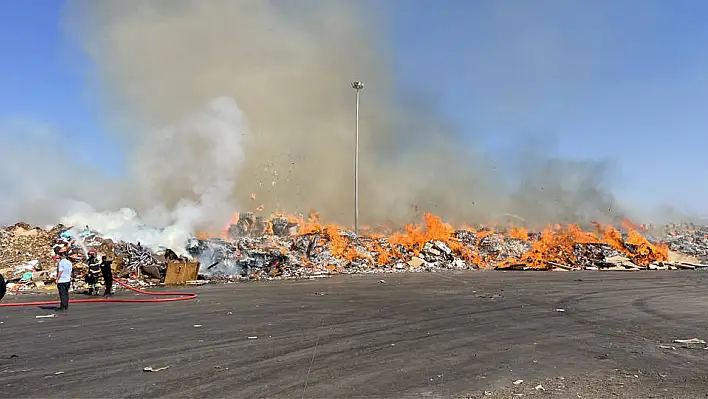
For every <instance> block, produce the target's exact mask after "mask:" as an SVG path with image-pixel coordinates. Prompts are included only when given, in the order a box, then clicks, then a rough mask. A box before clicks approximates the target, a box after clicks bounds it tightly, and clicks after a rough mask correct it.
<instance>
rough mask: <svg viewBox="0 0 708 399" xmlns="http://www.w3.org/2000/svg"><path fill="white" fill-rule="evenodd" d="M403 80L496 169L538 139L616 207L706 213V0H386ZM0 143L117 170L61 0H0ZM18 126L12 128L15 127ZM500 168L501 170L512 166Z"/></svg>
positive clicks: (87, 68)
mask: <svg viewBox="0 0 708 399" xmlns="http://www.w3.org/2000/svg"><path fill="white" fill-rule="evenodd" d="M381 4H385V6H384V7H385V8H387V9H388V11H389V12H388V13H387V15H388V18H389V22H390V23H389V24H388V27H389V31H388V33H389V34H390V37H388V38H387V39H388V41H389V42H390V43H392V45H393V49H394V61H395V68H396V75H397V77H398V79H399V83H400V84H401V85H402V86H415V87H417V88H420V89H421V90H422V91H424V92H426V93H429V94H430V95H431V97H432V98H433V99H434V100H435V101H436V102H437V104H439V105H438V108H439V109H440V110H441V111H442V112H443V113H444V114H445V115H446V116H448V117H449V118H450V119H451V120H452V121H454V122H455V123H456V124H457V126H458V128H459V129H460V131H461V132H462V133H463V134H465V135H467V136H469V137H470V140H475V141H477V142H481V143H483V145H485V146H486V147H488V150H489V151H490V152H491V153H492V154H496V157H497V158H498V159H499V160H500V163H503V162H505V161H506V160H509V159H511V158H513V157H512V155H511V154H512V152H513V151H515V150H518V148H519V146H520V143H522V142H524V140H526V139H534V140H537V141H539V142H541V143H545V144H546V145H547V147H546V149H545V150H546V152H548V153H549V154H557V155H560V156H568V157H573V158H590V159H607V160H609V162H612V164H613V165H616V172H617V173H616V176H614V178H613V179H612V181H611V183H613V184H614V185H615V186H614V188H615V189H614V192H615V193H616V194H617V196H618V197H619V198H620V199H623V200H626V201H628V202H630V203H636V204H641V205H645V206H654V205H657V204H661V203H669V204H672V205H675V206H677V207H680V208H684V209H687V210H690V211H695V212H701V213H708V206H707V205H705V204H706V200H708V188H707V187H706V186H705V185H704V184H702V183H703V179H702V173H703V172H704V171H706V170H708V156H706V155H705V154H706V153H707V151H706V150H707V149H708V136H706V135H705V134H704V132H705V130H706V128H708V116H707V114H706V113H705V111H704V110H705V108H706V104H707V103H708V102H707V100H708V74H706V72H705V71H707V70H708V47H706V46H705V43H708V41H707V40H706V39H708V25H706V24H705V23H704V22H705V15H708V3H706V2H703V1H699V0H695V1H688V0H679V1H655V0H642V1H640V0H626V1H605V0H598V1H593V2H588V1H584V2H581V1H561V0H557V1H552V0H548V1H545V0H539V1H529V2H512V1H504V0H499V1H464V0H449V1H427V0H421V1H417V0H390V1H383V2H381ZM0 5H2V9H3V11H2V13H0V38H3V39H1V40H0V54H2V56H3V62H2V63H0V87H1V88H2V90H0V126H4V127H5V128H4V129H3V131H1V132H0V135H3V136H8V135H16V134H18V132H20V131H22V129H16V128H13V126H16V124H14V122H15V121H32V123H37V124H46V125H47V126H51V128H52V129H54V130H56V131H58V132H59V133H61V134H62V135H63V136H64V137H66V139H67V141H68V142H70V143H72V148H73V151H76V155H77V156H79V157H81V158H82V159H84V160H87V161H89V162H91V163H93V164H95V165H97V166H99V167H103V168H105V169H107V170H109V171H117V170H119V169H120V166H121V164H120V159H121V157H120V154H118V153H117V152H116V151H115V150H111V149H110V148H112V146H111V145H110V143H109V141H108V138H107V137H106V134H105V131H104V129H103V126H102V124H101V123H100V121H99V118H98V115H97V110H96V109H95V107H94V106H93V104H94V102H93V101H92V98H93V97H94V96H95V94H94V93H92V91H91V89H90V87H89V86H88V85H87V82H86V80H85V79H84V76H85V73H90V70H91V64H90V62H89V60H87V59H86V58H85V57H84V56H83V55H82V54H81V53H80V52H79V51H78V50H77V48H76V47H74V45H73V44H72V43H71V42H69V41H68V40H67V39H66V37H65V36H64V35H62V30H61V29H60V23H61V8H62V5H63V1H60V0H0ZM8 126H10V127H8ZM502 166H503V165H502Z"/></svg>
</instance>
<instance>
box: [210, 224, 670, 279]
mask: <svg viewBox="0 0 708 399" xmlns="http://www.w3.org/2000/svg"><path fill="white" fill-rule="evenodd" d="M251 215H252V214H251ZM240 217H241V215H240V214H238V213H234V214H233V215H232V218H231V220H230V221H229V223H228V224H227V225H226V226H225V228H224V229H223V230H222V231H221V232H220V233H218V234H210V233H204V232H203V233H199V234H197V237H198V238H207V237H214V236H218V237H220V238H228V237H229V234H230V229H231V228H232V226H234V225H238V224H239V223H242V222H240V221H239V219H240ZM251 218H252V219H251V220H254V218H255V217H254V216H251ZM272 218H273V219H271V220H273V221H274V220H275V218H278V219H280V220H285V221H287V223H290V224H292V225H294V226H296V227H297V232H296V233H295V234H297V235H300V236H303V235H319V236H321V237H322V238H323V239H324V240H326V242H327V245H328V248H329V251H330V252H331V254H332V256H334V257H335V258H337V259H340V260H342V261H346V262H354V261H362V262H368V263H369V264H371V265H372V266H383V265H389V264H391V262H394V261H395V262H407V261H410V260H411V258H412V257H414V256H422V255H421V251H423V249H424V247H425V245H426V243H436V242H438V243H442V244H444V245H445V246H447V248H449V250H451V251H452V253H454V255H455V256H456V257H457V258H460V259H462V260H464V261H465V262H466V263H467V264H474V265H478V266H484V265H485V264H489V263H495V264H496V265H497V266H499V267H505V266H510V265H513V264H524V265H526V266H528V267H531V268H539V269H549V268H553V267H554V266H567V267H572V266H573V265H576V264H577V262H578V260H579V256H585V255H584V254H583V251H584V250H585V249H583V248H582V246H583V245H595V246H598V247H599V248H606V249H607V250H608V251H615V253H620V254H622V255H624V256H626V257H627V258H628V259H629V260H630V261H632V262H633V263H635V264H637V265H641V266H646V265H649V264H650V263H652V262H659V261H667V260H668V247H667V246H666V245H665V244H656V243H651V242H649V241H648V240H647V239H646V238H645V237H644V236H643V235H642V234H641V233H640V231H642V230H645V228H644V226H643V225H639V226H638V225H635V224H634V223H632V222H631V221H629V220H627V219H625V220H623V221H622V222H621V223H620V226H619V229H618V228H615V227H613V226H609V225H602V224H599V223H595V224H594V226H595V231H593V232H590V231H584V230H583V229H581V228H580V227H579V226H577V225H560V224H555V225H549V226H548V227H546V228H545V229H543V230H542V231H541V232H540V233H532V232H530V231H529V230H528V229H527V228H525V227H521V226H513V225H509V226H508V227H507V228H506V229H501V230H495V229H494V228H491V227H489V226H481V227H479V228H473V227H470V226H465V227H464V228H462V229H456V228H454V227H453V226H452V225H450V224H448V223H445V222H444V221H443V220H442V219H441V218H440V217H439V216H436V215H433V214H430V213H426V214H424V220H423V223H422V224H409V225H406V226H405V227H404V228H403V229H402V230H400V231H395V232H393V233H390V234H375V233H374V231H384V230H382V229H381V228H378V227H374V228H370V227H366V228H363V229H361V233H362V234H361V237H364V238H363V239H362V238H359V239H354V237H353V235H352V234H351V233H346V230H347V229H344V228H342V227H341V226H338V225H334V224H325V223H323V222H322V220H321V218H320V216H319V214H318V213H317V212H315V211H311V212H310V213H309V214H308V215H307V217H305V216H304V215H282V214H276V215H272ZM251 223H253V222H251ZM274 223H275V222H272V223H271V222H261V224H262V227H261V228H260V230H257V231H258V232H259V233H262V234H263V235H272V234H274ZM248 228H252V226H250V225H249V226H248ZM461 232H463V233H466V234H467V236H468V237H469V236H473V237H474V240H476V243H479V242H481V241H483V240H484V239H485V238H487V237H489V239H492V240H495V239H501V240H516V241H517V242H521V243H523V245H522V248H526V249H525V250H524V252H523V253H520V254H515V255H513V256H511V257H507V258H504V259H501V260H500V259H499V258H498V257H499V254H497V253H483V252H481V251H480V250H479V248H478V247H475V246H474V245H470V243H469V242H463V240H462V239H461V238H458V237H460V236H461V235H460V233H461ZM275 234H277V233H275ZM463 235H464V234H463ZM492 236H493V237H492ZM500 237H501V238H500ZM579 245H580V247H579ZM505 256H506V255H505ZM304 261H305V260H304ZM305 264H308V265H311V264H312V263H311V262H310V261H309V260H307V261H306V262H305ZM333 267H334V266H332V268H333ZM328 268H330V267H329V266H328Z"/></svg>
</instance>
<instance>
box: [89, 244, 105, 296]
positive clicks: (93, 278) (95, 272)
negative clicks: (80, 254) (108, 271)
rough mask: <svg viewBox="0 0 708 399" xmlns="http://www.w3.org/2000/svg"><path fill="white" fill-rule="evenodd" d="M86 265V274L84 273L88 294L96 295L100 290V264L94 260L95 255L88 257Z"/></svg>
mask: <svg viewBox="0 0 708 399" xmlns="http://www.w3.org/2000/svg"><path fill="white" fill-rule="evenodd" d="M87 263H88V273H86V284H88V294H89V295H98V292H99V291H100V290H101V282H100V280H99V276H100V275H101V262H99V260H98V259H97V258H96V255H93V254H91V255H89V258H88V260H87Z"/></svg>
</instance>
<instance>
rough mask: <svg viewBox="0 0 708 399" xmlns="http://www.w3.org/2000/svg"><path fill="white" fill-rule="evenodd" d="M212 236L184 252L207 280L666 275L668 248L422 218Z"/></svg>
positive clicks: (632, 233)
mask: <svg viewBox="0 0 708 399" xmlns="http://www.w3.org/2000/svg"><path fill="white" fill-rule="evenodd" d="M235 220H236V222H235V223H232V224H230V225H229V226H228V227H227V228H226V229H225V230H224V232H222V233H220V234H215V235H211V236H210V235H209V234H199V235H198V236H197V237H196V238H193V239H192V240H190V242H189V243H188V245H187V251H188V252H189V253H190V254H191V255H192V256H193V257H194V258H195V259H197V260H198V261H199V262H200V263H201V269H200V272H201V273H203V274H205V275H209V276H242V277H245V278H268V277H302V276H309V275H317V274H336V273H377V272H395V271H409V272H424V271H441V270H464V269H480V268H485V269H488V268H492V269H522V270H527V269H537V270H550V269H561V270H580V269H589V270H598V269H609V270H627V269H629V270H641V269H670V268H676V266H674V265H672V264H670V263H669V262H668V260H669V257H668V254H669V248H668V247H667V246H666V245H665V244H663V243H659V242H655V241H654V242H650V241H649V240H648V239H647V238H645V237H644V236H643V235H642V234H641V233H640V232H639V231H637V230H635V229H634V228H631V227H627V226H624V227H625V228H624V229H623V230H624V231H623V232H622V231H620V230H618V229H615V228H613V227H610V226H602V225H599V224H596V225H595V230H596V231H595V232H594V233H590V232H586V231H583V230H581V229H580V228H579V227H578V226H554V227H549V228H547V229H545V230H544V231H542V232H536V233H534V232H529V231H527V230H525V229H521V228H508V229H504V230H500V231H496V230H493V229H490V228H481V229H462V230H457V229H454V228H453V227H452V226H450V225H448V224H446V223H444V222H443V221H442V220H441V219H440V218H439V217H437V216H434V215H431V214H426V215H425V223H424V225H422V226H418V225H409V226H406V228H405V230H404V231H400V232H394V233H392V234H388V235H377V234H364V235H359V236H357V235H355V234H354V233H353V232H351V231H347V230H345V229H341V228H339V227H337V226H333V225H322V224H321V223H320V222H319V220H318V218H317V216H316V215H314V214H313V215H311V217H310V218H309V220H308V221H304V220H303V219H295V218H283V217H276V218H272V219H266V218H263V217H255V216H254V215H253V214H252V213H244V214H240V215H236V217H235Z"/></svg>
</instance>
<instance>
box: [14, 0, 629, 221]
mask: <svg viewBox="0 0 708 399" xmlns="http://www.w3.org/2000/svg"><path fill="white" fill-rule="evenodd" d="M363 4H368V3H359V2H353V1H348V2H344V1H336V0H328V1H305V0H303V1H298V2H286V1H265V0H211V1H197V0H194V1H190V0H167V1H158V0H113V1H112V0H104V1H70V3H69V6H68V8H67V19H66V25H67V27H68V28H69V30H70V31H71V33H72V35H73V37H74V38H75V39H76V40H78V42H79V43H80V44H81V46H82V48H83V49H84V50H85V51H86V52H87V53H88V55H89V56H90V57H91V59H92V60H93V62H94V63H95V67H96V71H95V72H96V75H95V78H96V80H95V81H94V83H96V87H97V88H98V90H99V91H100V92H99V93H97V95H99V96H98V97H99V98H100V101H101V105H102V108H103V110H104V115H103V116H104V118H105V120H106V123H108V124H110V125H111V126H112V130H114V131H118V132H120V133H119V136H118V139H119V140H120V141H121V143H122V144H124V145H125V146H126V148H127V149H128V153H129V156H130V159H129V165H130V173H129V178H128V180H127V181H125V182H123V183H121V184H112V185H111V187H108V188H107V189H106V191H105V192H104V195H105V196H109V197H110V200H107V199H106V198H90V197H85V196H82V194H83V193H73V194H74V195H73V196H70V195H67V196H66V197H59V198H57V197H53V199H52V200H51V201H50V202H51V203H53V204H54V205H56V204H57V203H61V202H62V201H63V200H62V199H61V198H75V199H76V200H79V201H80V202H81V201H82V202H85V203H87V205H86V206H90V208H86V209H84V212H82V213H80V214H74V216H73V217H72V218H71V219H70V221H72V222H74V223H81V224H89V225H91V224H93V225H96V224H97V223H98V224H99V225H102V226H101V227H102V228H104V229H107V230H113V231H118V230H120V229H121V228H122V227H120V226H123V225H125V224H124V223H119V224H118V225H114V226H113V227H110V225H111V222H110V220H113V219H112V217H111V216H106V215H110V214H106V213H104V214H103V218H100V217H97V216H96V215H93V216H92V213H91V212H90V211H94V210H95V211H99V210H100V211H107V210H108V211H110V210H114V211H115V210H116V209H119V208H122V207H126V208H131V209H134V210H135V211H137V213H138V214H139V215H140V221H137V219H136V218H134V217H133V216H132V215H133V214H132V213H131V211H125V212H123V213H117V214H114V216H115V215H119V217H118V218H117V219H119V220H122V219H125V218H126V217H127V218H128V219H130V220H132V222H130V223H129V224H130V225H132V226H133V228H132V230H135V229H137V227H136V226H139V225H140V223H142V222H146V223H150V224H160V223H161V224H163V225H166V226H173V227H175V228H179V229H180V230H181V229H194V228H197V227H214V226H216V225H217V224H218V223H220V222H219V221H221V223H223V221H226V220H228V214H229V213H230V212H232V211H245V210H253V209H255V208H256V207H257V206H259V205H263V206H265V209H264V211H265V212H273V211H276V212H277V211H282V212H307V211H308V210H310V209H315V210H317V211H319V212H320V214H321V215H322V216H323V217H324V218H325V219H327V220H330V221H336V222H339V223H342V224H350V223H351V222H352V217H351V213H352V212H351V209H352V205H353V198H352V179H353V171H352V170H353V140H354V136H353V123H354V113H353V105H354V93H353V91H352V89H351V88H350V87H349V82H350V81H351V80H353V79H361V80H363V81H365V82H366V84H367V85H366V88H365V89H364V94H365V95H364V97H363V98H364V100H363V103H362V115H361V120H362V124H361V129H362V132H365V134H363V135H362V144H361V161H360V165H361V179H362V184H361V210H362V212H361V216H362V219H363V221H364V222H365V223H367V224H376V223H382V222H394V223H401V222H408V221H412V220H418V219H417V218H418V216H419V214H420V213H421V212H424V211H432V212H435V213H437V214H440V215H442V216H443V217H445V218H446V219H448V220H451V221H454V222H478V221H479V222H483V221H488V220H490V219H499V218H500V217H503V216H502V215H505V214H508V213H511V214H514V215H516V216H514V217H517V218H518V217H521V218H523V219H524V220H527V221H529V222H532V223H538V222H548V221H577V220H581V219H584V218H589V217H591V218H594V219H600V220H602V219H605V220H608V219H611V218H614V217H616V215H618V214H621V212H619V209H618V207H617V206H616V204H615V201H614V199H613V198H612V196H611V195H610V194H609V193H608V192H607V191H606V190H605V188H604V187H603V174H602V173H600V172H605V171H603V170H601V169H602V164H600V165H597V164H594V163H582V162H575V161H563V160H550V161H549V160H545V161H540V162H536V163H535V164H533V165H531V166H532V167H531V169H528V168H527V169H524V171H523V174H522V175H521V178H520V179H519V175H518V174H517V175H516V176H515V178H510V177H509V176H506V175H504V174H502V173H500V172H499V171H498V170H497V166H496V164H495V162H493V161H492V160H490V159H489V157H487V156H486V155H485V154H484V153H483V152H482V151H480V150H479V149H477V148H475V147H474V146H473V145H472V144H471V143H469V142H468V141H465V140H463V139H461V138H460V135H459V134H458V133H459V132H456V131H455V130H454V129H451V128H450V123H449V122H448V121H446V120H445V119H444V118H442V117H440V115H438V114H437V113H436V112H434V111H430V110H429V109H428V110H426V109H421V108H420V107H409V106H403V105H401V104H400V103H399V102H398V101H397V100H396V99H395V90H396V87H394V84H393V82H394V76H392V68H391V66H390V63H391V60H390V59H389V58H388V54H389V53H390V51H389V50H388V49H387V48H386V47H385V46H384V45H382V43H385V42H386V41H385V40H382V37H383V35H384V33H383V30H382V29H381V28H382V27H381V26H380V25H379V24H380V22H381V20H382V18H377V16H376V14H375V13H373V14H372V12H371V10H363V9H361V8H360V5H363ZM482 58H483V57H482ZM205 107H206V111H200V110H203V109H204V108H205ZM195 115H196V116H195ZM246 119H247V123H246ZM170 126H172V127H170ZM175 126H176V127H175ZM251 132H252V133H251ZM509 161H510V162H515V160H509ZM497 162H498V160H497ZM598 168H599V169H598ZM519 182H521V184H519ZM53 194H54V193H53ZM252 194H255V200H252V199H251V196H252ZM52 209H55V210H56V209H59V210H61V211H63V212H67V211H69V210H72V209H69V208H68V207H67V206H54V207H53V208H52ZM55 213H56V212H55ZM14 215H21V216H22V217H27V216H28V214H27V212H26V210H25V211H23V212H19V211H18V212H16V213H14ZM76 215H80V216H76ZM53 216H56V215H53ZM91 227H93V226H91ZM116 234H117V235H120V234H118V233H116Z"/></svg>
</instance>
